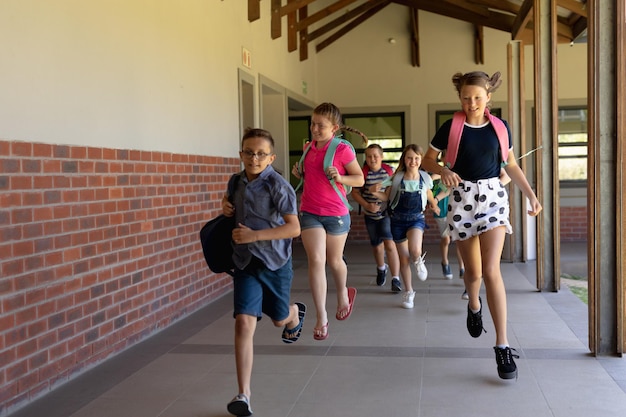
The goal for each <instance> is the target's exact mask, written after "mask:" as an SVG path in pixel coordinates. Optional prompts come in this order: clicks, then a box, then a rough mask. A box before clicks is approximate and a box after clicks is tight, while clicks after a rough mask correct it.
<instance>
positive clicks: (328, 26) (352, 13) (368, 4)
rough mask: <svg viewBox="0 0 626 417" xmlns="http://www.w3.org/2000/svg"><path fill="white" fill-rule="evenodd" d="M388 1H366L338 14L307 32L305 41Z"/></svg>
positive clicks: (389, 0)
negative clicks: (330, 20)
mask: <svg viewBox="0 0 626 417" xmlns="http://www.w3.org/2000/svg"><path fill="white" fill-rule="evenodd" d="M390 2H391V0H373V1H368V2H366V3H363V4H362V5H360V6H359V7H357V8H355V9H352V10H350V11H348V12H346V13H344V14H342V15H341V16H339V17H338V18H336V19H335V20H333V21H332V22H329V23H327V24H325V25H324V26H322V27H320V28H319V29H316V30H314V31H313V32H311V33H309V35H308V36H307V41H309V42H311V41H313V40H315V39H317V38H319V37H320V36H323V35H325V34H326V33H328V32H330V31H332V30H334V29H336V28H338V27H339V26H341V25H343V24H344V23H346V22H349V21H350V20H352V19H354V18H356V17H358V16H359V15H361V14H363V13H365V12H368V11H369V10H370V9H373V8H374V7H377V6H379V5H381V4H383V3H385V6H386V5H387V4H389V3H390Z"/></svg>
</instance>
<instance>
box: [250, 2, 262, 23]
mask: <svg viewBox="0 0 626 417" xmlns="http://www.w3.org/2000/svg"><path fill="white" fill-rule="evenodd" d="M260 18H261V0H248V22H254V21H255V20H259V19H260Z"/></svg>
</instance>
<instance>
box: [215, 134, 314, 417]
mask: <svg viewBox="0 0 626 417" xmlns="http://www.w3.org/2000/svg"><path fill="white" fill-rule="evenodd" d="M239 155H240V158H241V161H242V163H243V165H244V171H243V172H241V173H240V174H234V175H233V177H232V178H231V181H235V184H234V189H235V192H234V195H233V196H229V195H228V194H226V195H225V196H224V197H223V198H222V211H223V213H224V215H225V216H227V217H231V216H233V215H234V216H235V219H236V227H235V229H234V230H233V233H232V241H233V244H234V250H233V261H234V263H235V272H234V278H233V285H234V313H233V315H234V317H235V362H236V366H237V383H238V385H239V394H238V395H237V396H235V398H233V399H232V400H231V402H230V403H228V407H227V408H228V411H229V412H230V413H231V414H233V415H235V416H249V415H252V409H251V408H250V394H251V388H250V380H251V377H252V362H253V351H254V345H253V338H254V332H255V329H256V323H257V321H258V320H261V316H262V314H263V313H265V314H266V315H267V316H269V317H270V319H271V320H272V322H273V323H274V326H276V327H282V326H284V329H283V333H282V340H283V342H285V343H293V342H295V341H297V340H298V338H299V337H300V334H301V332H302V324H303V322H304V315H305V313H306V306H305V305H304V304H302V303H295V304H290V303H289V300H290V292H291V282H292V279H293V270H292V266H291V241H292V238H294V237H296V236H298V235H300V222H299V220H298V210H297V203H296V194H295V192H294V190H293V188H292V187H291V185H290V184H289V183H288V182H287V180H285V179H284V178H283V177H282V176H281V175H280V174H278V173H277V172H276V171H275V170H274V168H273V167H272V165H271V164H272V162H274V159H275V158H276V155H275V154H274V139H273V138H272V135H271V134H270V132H268V131H266V130H263V129H247V130H246V132H245V133H244V135H243V139H242V141H241V151H240V152H239ZM229 189H232V188H229ZM231 201H232V203H231Z"/></svg>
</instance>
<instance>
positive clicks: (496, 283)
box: [423, 71, 541, 379]
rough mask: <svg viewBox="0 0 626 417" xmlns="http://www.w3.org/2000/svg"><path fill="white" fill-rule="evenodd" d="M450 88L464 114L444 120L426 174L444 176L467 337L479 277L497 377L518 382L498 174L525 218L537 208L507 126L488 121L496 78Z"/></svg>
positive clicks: (473, 329)
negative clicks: (515, 193)
mask: <svg viewBox="0 0 626 417" xmlns="http://www.w3.org/2000/svg"><path fill="white" fill-rule="evenodd" d="M452 83H453V84H454V86H455V88H456V91H457V93H458V96H459V99H460V102H461V109H462V111H463V112H462V113H458V115H457V116H458V117H457V116H455V119H456V120H457V121H456V124H455V122H453V120H449V121H447V122H445V123H444V124H443V125H442V126H441V127H440V128H439V130H438V131H437V133H436V134H435V137H434V138H433V140H432V141H431V143H430V148H429V149H428V151H427V153H426V155H425V157H424V162H423V168H424V169H426V170H427V171H429V172H433V173H435V174H439V175H441V181H442V182H443V184H444V185H445V186H447V187H451V188H452V191H451V194H450V199H449V211H448V216H447V221H448V226H449V228H450V236H451V237H452V240H454V241H456V242H457V245H458V247H459V249H460V251H461V256H462V257H463V260H464V261H465V275H464V277H463V279H464V281H465V288H466V289H467V293H468V295H469V303H468V307H467V330H468V331H469V333H470V335H471V336H472V337H479V336H480V335H481V334H482V333H483V332H484V331H485V330H484V328H483V323H482V300H481V298H480V296H479V292H480V287H481V277H482V279H483V280H484V282H485V290H486V294H487V304H488V306H489V312H490V313H491V317H492V319H493V323H494V326H495V329H496V341H495V344H496V346H494V351H495V355H496V362H497V364H498V375H499V376H500V378H502V379H513V378H517V366H516V365H515V361H514V360H513V358H514V357H518V356H517V355H515V354H514V353H513V352H515V350H514V349H511V348H510V347H509V342H508V339H507V305H506V291H505V288H504V282H503V280H502V272H501V270H500V258H501V256H502V250H503V247H504V237H505V234H506V233H512V229H511V224H510V222H509V203H508V201H509V200H508V196H507V191H506V188H504V185H502V183H501V181H500V178H499V176H500V169H501V167H504V169H505V171H506V173H507V174H508V175H509V177H511V180H512V182H513V183H514V184H515V185H516V186H517V187H518V188H519V189H520V190H521V191H522V193H523V194H524V195H525V196H526V198H528V200H529V203H530V210H528V214H530V215H531V216H537V215H538V214H539V212H540V211H541V204H540V203H539V201H538V200H537V196H536V195H535V193H534V192H533V190H532V188H531V187H530V185H529V183H528V180H527V179H526V177H525V176H524V173H523V172H522V170H521V168H520V167H519V165H518V164H517V162H516V158H515V155H514V153H513V149H512V144H511V143H512V142H511V133H510V129H509V126H508V124H507V123H506V122H505V121H503V120H502V119H499V118H497V117H495V116H492V115H491V114H490V113H489V109H488V107H489V103H490V101H491V94H492V93H493V92H494V91H495V90H496V89H497V88H498V87H499V86H500V84H501V83H502V80H501V79H500V73H499V72H496V73H495V74H493V75H492V76H491V77H490V76H489V75H488V74H486V73H484V72H482V71H474V72H469V73H466V74H461V73H457V74H455V75H454V76H453V77H452ZM459 119H460V122H459V121H458V120H459ZM463 119H464V120H463ZM463 122H464V123H463ZM457 130H458V132H457ZM451 131H452V134H451ZM459 136H460V137H459ZM501 144H502V145H501ZM444 151H445V153H446V158H445V159H444V160H446V161H447V162H446V164H445V165H444V166H441V165H439V164H438V163H437V159H438V157H439V154H440V153H442V152H444Z"/></svg>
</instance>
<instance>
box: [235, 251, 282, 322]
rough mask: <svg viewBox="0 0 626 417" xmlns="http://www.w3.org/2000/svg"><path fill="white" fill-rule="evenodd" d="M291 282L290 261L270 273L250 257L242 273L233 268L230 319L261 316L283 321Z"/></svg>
mask: <svg viewBox="0 0 626 417" xmlns="http://www.w3.org/2000/svg"><path fill="white" fill-rule="evenodd" d="M292 280H293V270H292V266H291V258H290V259H289V260H288V261H287V263H286V264H285V265H283V266H282V267H280V268H278V269H277V270H276V271H271V270H269V269H267V268H266V267H265V265H264V264H263V262H262V261H261V260H259V259H258V258H256V257H252V261H250V263H249V264H248V266H246V267H245V268H244V269H243V270H241V269H235V276H234V278H233V286H234V312H233V317H236V316H237V315H238V314H246V315H249V316H256V317H257V320H261V316H262V315H263V313H265V314H266V315H267V316H268V317H269V318H271V319H272V320H276V321H281V320H284V319H286V318H287V317H289V300H290V297H291V281H292Z"/></svg>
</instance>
